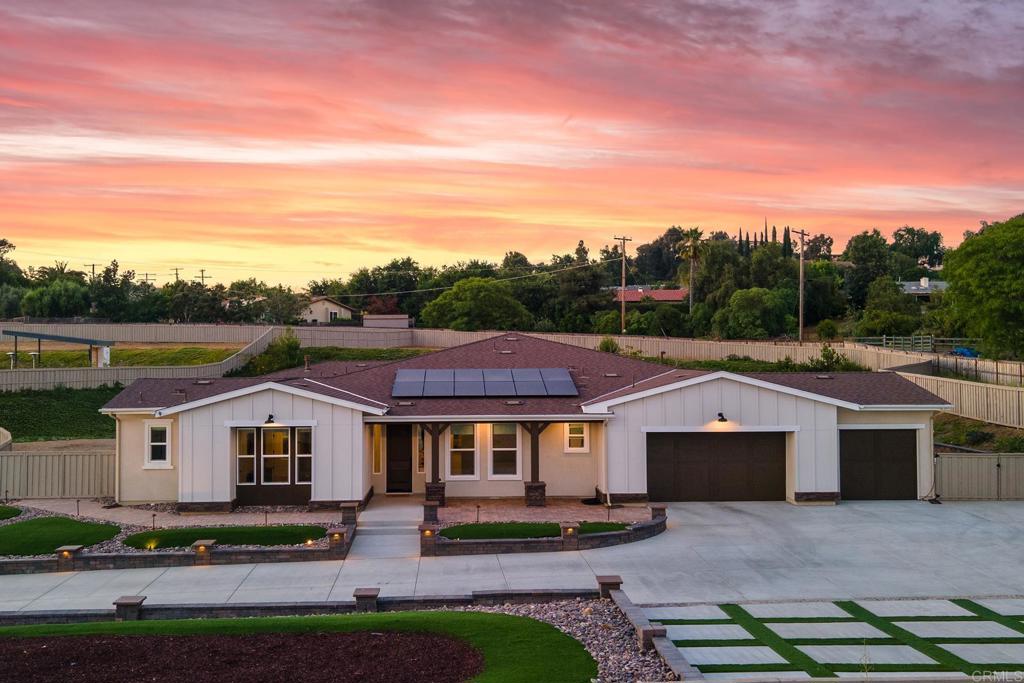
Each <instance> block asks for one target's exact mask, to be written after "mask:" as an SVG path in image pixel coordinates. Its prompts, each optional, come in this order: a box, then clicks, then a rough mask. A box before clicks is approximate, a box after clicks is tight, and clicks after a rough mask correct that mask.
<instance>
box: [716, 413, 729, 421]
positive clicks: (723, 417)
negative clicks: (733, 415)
mask: <svg viewBox="0 0 1024 683" xmlns="http://www.w3.org/2000/svg"><path fill="white" fill-rule="evenodd" d="M718 421H719V422H728V420H726V419H725V415H723V414H722V413H719V414H718Z"/></svg>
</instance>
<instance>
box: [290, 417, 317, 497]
mask: <svg viewBox="0 0 1024 683" xmlns="http://www.w3.org/2000/svg"><path fill="white" fill-rule="evenodd" d="M303 429H308V430H309V453H299V431H300V430H303ZM313 431H314V430H313V428H312V427H295V477H294V483H295V484H301V485H302V486H311V485H312V484H313V450H314V448H315V446H314V445H313V439H314V438H316V437H314V436H313ZM302 458H309V481H300V480H299V460H300V459H302Z"/></svg>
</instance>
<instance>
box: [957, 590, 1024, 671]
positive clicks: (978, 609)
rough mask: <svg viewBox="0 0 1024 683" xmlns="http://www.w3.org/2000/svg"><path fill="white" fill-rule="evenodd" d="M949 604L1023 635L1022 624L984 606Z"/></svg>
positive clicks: (966, 602) (968, 601) (971, 601)
mask: <svg viewBox="0 0 1024 683" xmlns="http://www.w3.org/2000/svg"><path fill="white" fill-rule="evenodd" d="M950 602H952V603H953V604H954V605H956V606H958V607H963V608H964V609H965V610H967V611H969V612H974V613H975V614H977V615H978V616H979V617H980V618H982V619H984V620H985V621H994V622H996V623H997V624H1002V625H1003V626H1005V627H1006V628H1009V629H1013V630H1014V631H1016V632H1017V633H1024V623H1021V622H1019V621H1017V620H1016V619H1014V618H1013V617H1008V616H1006V615H1004V614H1000V613H999V612H996V611H995V610H992V609H989V608H988V607H985V606H984V605H980V604H978V603H976V602H974V601H973V600H950ZM1018 666H1020V665H1019V664H1018Z"/></svg>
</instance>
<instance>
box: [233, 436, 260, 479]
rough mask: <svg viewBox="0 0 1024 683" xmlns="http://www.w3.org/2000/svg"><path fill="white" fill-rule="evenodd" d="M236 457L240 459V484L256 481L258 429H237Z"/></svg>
mask: <svg viewBox="0 0 1024 683" xmlns="http://www.w3.org/2000/svg"><path fill="white" fill-rule="evenodd" d="M235 458H236V459H237V460H238V465H237V467H238V485H239V486H252V485H253V484H255V483H256V430H255V429H236V430H235Z"/></svg>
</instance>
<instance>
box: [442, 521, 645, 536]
mask: <svg viewBox="0 0 1024 683" xmlns="http://www.w3.org/2000/svg"><path fill="white" fill-rule="evenodd" d="M625 528H626V525H625V524H622V523H621V522H581V523H580V535H581V536H582V535H586V534H599V533H603V532H606V531H622V530H623V529H625ZM561 533H562V529H561V526H560V525H559V524H558V523H557V522H479V523H475V524H459V525H456V526H450V527H447V528H445V529H441V535H442V536H444V537H445V538H451V539H459V540H481V539H496V538H557V537H558V536H560V535H561Z"/></svg>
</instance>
